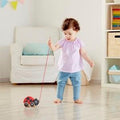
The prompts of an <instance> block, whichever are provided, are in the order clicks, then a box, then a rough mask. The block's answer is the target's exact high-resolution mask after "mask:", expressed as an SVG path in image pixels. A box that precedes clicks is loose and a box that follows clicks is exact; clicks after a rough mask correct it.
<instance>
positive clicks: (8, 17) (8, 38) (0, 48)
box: [0, 0, 35, 80]
mask: <svg viewBox="0 0 120 120" xmlns="http://www.w3.org/2000/svg"><path fill="white" fill-rule="evenodd" d="M34 7H35V2H34V0H25V2H24V4H23V5H21V4H20V3H18V7H17V10H16V11H15V10H13V9H12V8H11V6H10V4H7V5H6V6H5V7H4V8H0V80H1V78H2V80H5V79H6V78H9V76H10V50H9V47H10V43H12V42H13V38H14V36H13V34H14V27H15V26H21V25H34V23H35V21H34V20H35V19H34V15H35V11H34Z"/></svg>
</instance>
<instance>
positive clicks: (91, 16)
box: [0, 0, 102, 80]
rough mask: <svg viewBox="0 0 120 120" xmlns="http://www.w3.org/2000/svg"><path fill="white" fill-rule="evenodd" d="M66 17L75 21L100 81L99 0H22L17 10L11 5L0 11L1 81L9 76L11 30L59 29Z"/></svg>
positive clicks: (96, 76) (94, 75) (97, 78)
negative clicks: (25, 28)
mask: <svg viewBox="0 0 120 120" xmlns="http://www.w3.org/2000/svg"><path fill="white" fill-rule="evenodd" d="M86 2H87V3H86ZM66 17H74V18H76V19H77V20H78V21H79V23H80V26H81V31H80V38H81V39H82V40H83V41H84V42H85V44H86V49H87V51H88V54H89V55H90V56H91V58H93V59H94V61H95V64H96V66H95V69H94V72H93V73H94V74H93V77H92V78H93V79H94V80H100V78H101V56H102V54H101V50H102V42H101V41H102V40H101V38H102V37H101V0H88V1H86V0H25V2H24V5H21V4H19V5H18V8H17V10H16V11H14V10H12V8H11V7H10V5H7V6H5V8H0V79H1V78H9V76H10V53H9V46H10V43H12V42H13V34H14V27H15V26H21V25H42V26H43V25H45V26H47V25H51V26H57V27H61V24H62V21H63V20H64V19H65V18H66Z"/></svg>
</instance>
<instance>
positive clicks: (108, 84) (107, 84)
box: [102, 83, 120, 89]
mask: <svg viewBox="0 0 120 120" xmlns="http://www.w3.org/2000/svg"><path fill="white" fill-rule="evenodd" d="M102 87H110V88H119V89H120V84H113V83H104V84H102Z"/></svg>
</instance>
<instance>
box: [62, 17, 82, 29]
mask: <svg viewBox="0 0 120 120" xmlns="http://www.w3.org/2000/svg"><path fill="white" fill-rule="evenodd" d="M69 28H73V30H75V31H79V30H80V26H79V23H78V21H77V20H75V19H74V18H66V19H65V20H64V22H63V24H62V30H63V31H65V30H67V29H69Z"/></svg>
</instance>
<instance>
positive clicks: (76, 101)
mask: <svg viewBox="0 0 120 120" xmlns="http://www.w3.org/2000/svg"><path fill="white" fill-rule="evenodd" d="M74 103H77V104H83V102H82V101H81V100H75V101H74Z"/></svg>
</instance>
